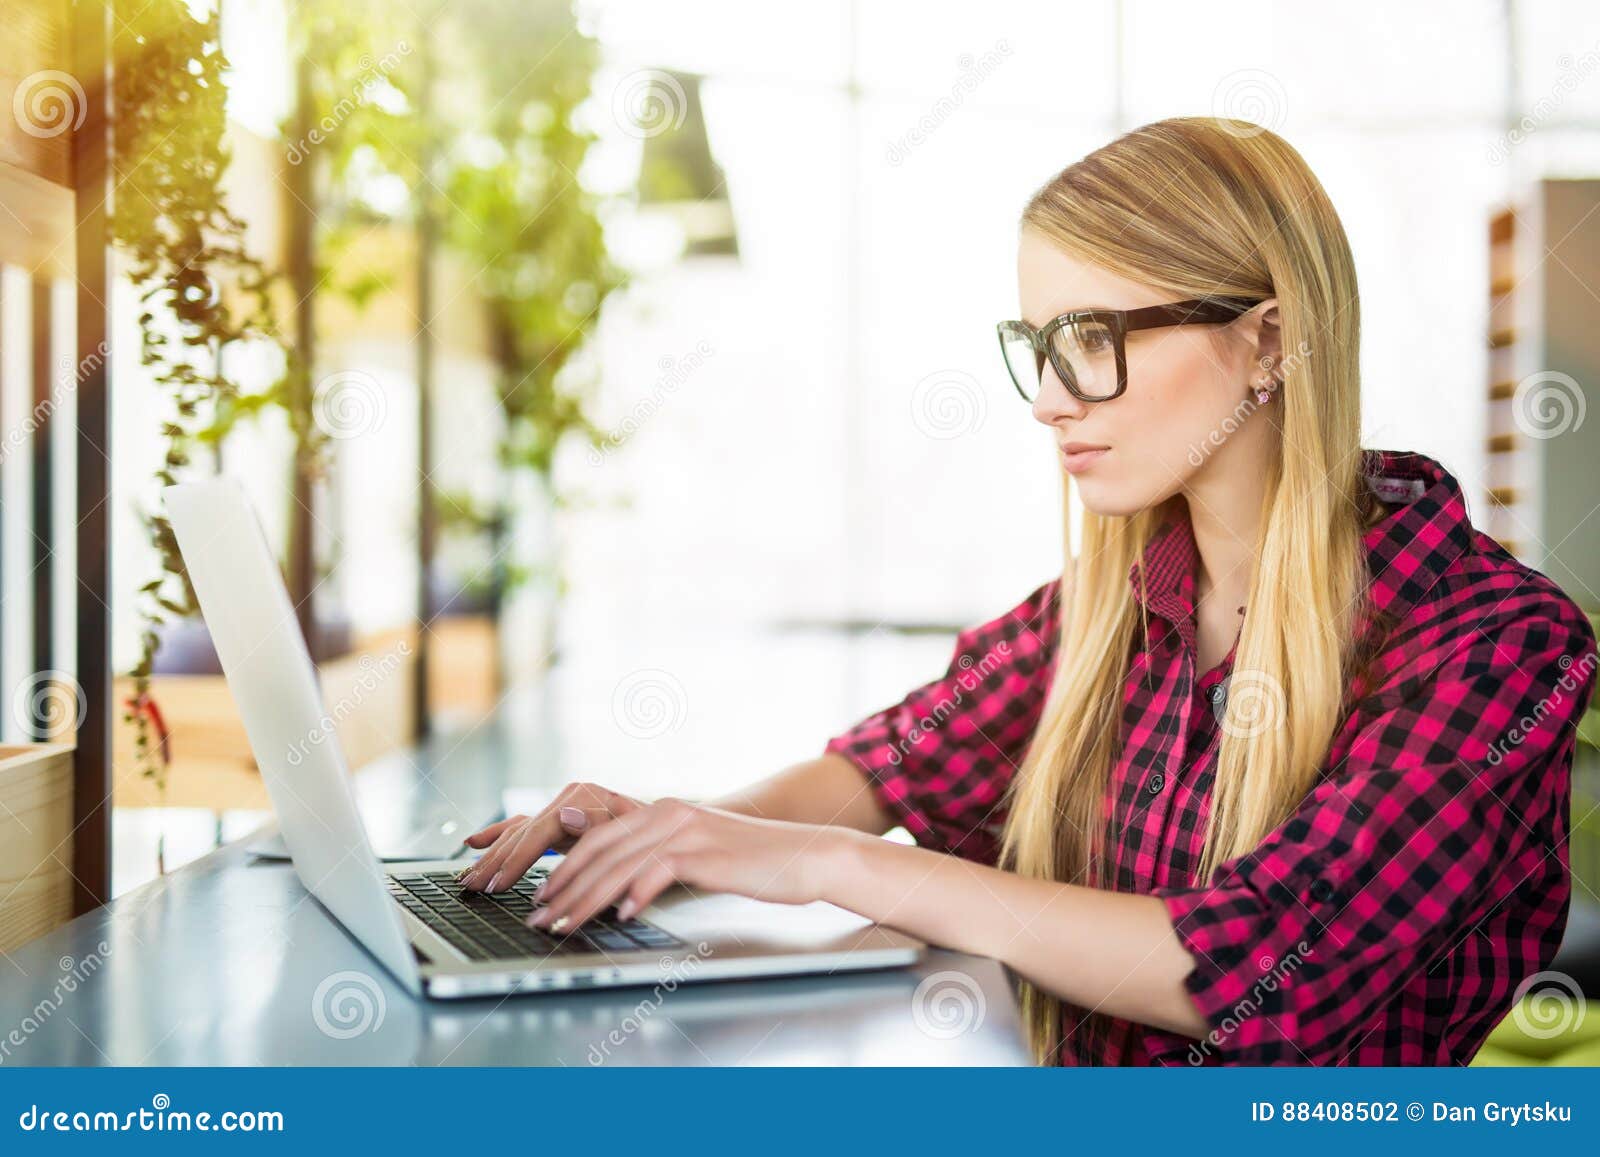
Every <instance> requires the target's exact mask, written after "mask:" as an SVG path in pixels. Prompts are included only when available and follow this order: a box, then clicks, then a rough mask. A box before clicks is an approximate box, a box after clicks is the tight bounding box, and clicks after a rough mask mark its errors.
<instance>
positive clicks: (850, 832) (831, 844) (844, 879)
mask: <svg viewBox="0 0 1600 1157" xmlns="http://www.w3.org/2000/svg"><path fill="white" fill-rule="evenodd" d="M882 842H883V840H882V839H881V838H879V837H878V836H874V835H870V834H868V833H866V832H858V831H856V830H855V829H854V828H842V827H832V826H830V827H825V828H823V829H822V830H821V832H820V833H819V834H818V836H817V847H816V848H815V854H814V855H811V856H809V857H807V858H808V859H809V861H810V863H811V866H812V868H813V870H814V871H815V873H816V874H815V875H814V876H813V878H812V881H811V887H810V891H811V893H812V895H813V896H815V898H816V899H818V900H826V901H827V902H828V903H830V904H838V905H839V906H840V907H849V904H848V900H849V899H850V895H849V890H848V885H849V883H850V882H851V881H858V880H860V878H861V873H862V872H863V871H864V870H866V867H867V861H868V860H869V859H870V858H871V852H872V848H871V845H874V844H881V843H882Z"/></svg>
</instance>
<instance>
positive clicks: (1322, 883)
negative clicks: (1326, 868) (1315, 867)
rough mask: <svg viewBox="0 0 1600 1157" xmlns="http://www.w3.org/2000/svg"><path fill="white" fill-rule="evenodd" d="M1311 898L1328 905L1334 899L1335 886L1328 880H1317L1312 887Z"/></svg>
mask: <svg viewBox="0 0 1600 1157" xmlns="http://www.w3.org/2000/svg"><path fill="white" fill-rule="evenodd" d="M1311 898H1312V899H1313V900H1319V901H1321V902H1323V903H1327V902H1328V901H1329V900H1331V899H1333V885H1332V884H1330V883H1328V881H1326V880H1317V881H1315V882H1314V883H1312V885H1311Z"/></svg>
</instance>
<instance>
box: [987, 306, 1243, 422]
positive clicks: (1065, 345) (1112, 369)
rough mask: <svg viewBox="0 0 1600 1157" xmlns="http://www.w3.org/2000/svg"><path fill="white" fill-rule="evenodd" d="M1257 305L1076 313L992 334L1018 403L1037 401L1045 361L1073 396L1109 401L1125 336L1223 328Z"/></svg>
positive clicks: (1120, 370) (1123, 379) (1122, 378)
mask: <svg viewBox="0 0 1600 1157" xmlns="http://www.w3.org/2000/svg"><path fill="white" fill-rule="evenodd" d="M1263 300H1264V299H1263ZM1257 304H1259V302H1258V301H1253V300H1248V299H1245V298H1240V297H1207V298H1198V299H1196V300H1193V301H1176V302H1173V303H1172V304H1170V305H1147V306H1145V307H1144V308H1143V309H1080V310H1076V311H1074V312H1072V313H1064V314H1062V315H1061V316H1060V317H1058V318H1055V319H1054V320H1052V321H1050V322H1048V323H1046V325H1045V326H1044V328H1043V329H1034V328H1033V326H1031V325H1029V324H1028V323H1027V322H1025V321H1002V322H1001V323H1000V324H999V325H997V326H996V327H995V329H996V331H997V332H998V333H999V335H1000V352H1001V353H1002V354H1004V355H1005V359H1006V369H1007V370H1009V371H1010V372H1011V381H1012V384H1013V385H1015V386H1016V387H1017V393H1019V394H1021V395H1022V400H1023V401H1025V402H1027V403H1029V404H1030V405H1031V404H1032V403H1033V400H1034V399H1035V398H1037V397H1038V396H1039V384H1040V382H1041V381H1042V380H1043V379H1044V362H1045V358H1046V357H1048V358H1049V359H1050V365H1051V368H1053V369H1054V370H1055V371H1056V377H1058V378H1060V379H1061V384H1062V385H1064V386H1066V387H1067V390H1068V392H1070V393H1071V394H1072V396H1073V397H1075V398H1078V399H1079V400H1081V401H1085V402H1109V401H1110V400H1111V399H1112V398H1116V397H1120V396H1121V395H1122V393H1123V391H1125V390H1126V389H1127V388H1128V355H1127V348H1126V346H1127V336H1128V334H1130V333H1133V332H1134V331H1136V330H1141V329H1161V328H1164V327H1166V326H1169V325H1223V324H1226V323H1228V322H1230V321H1232V320H1233V319H1234V318H1236V317H1238V316H1239V315H1240V314H1242V313H1245V312H1246V311H1248V310H1249V309H1250V308H1251V307H1252V306H1255V305H1257Z"/></svg>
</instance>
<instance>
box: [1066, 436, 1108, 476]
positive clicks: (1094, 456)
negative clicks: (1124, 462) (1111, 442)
mask: <svg viewBox="0 0 1600 1157" xmlns="http://www.w3.org/2000/svg"><path fill="white" fill-rule="evenodd" d="M1110 452H1111V447H1110V446H1092V445H1090V444H1088V443H1087V442H1068V443H1067V444H1066V445H1065V446H1063V447H1061V465H1062V466H1063V467H1065V468H1066V471H1067V473H1068V474H1081V473H1082V472H1083V471H1085V470H1087V469H1089V467H1091V466H1093V465H1094V464H1095V463H1096V462H1098V461H1100V459H1101V458H1102V457H1104V456H1105V455H1106V454H1109V453H1110Z"/></svg>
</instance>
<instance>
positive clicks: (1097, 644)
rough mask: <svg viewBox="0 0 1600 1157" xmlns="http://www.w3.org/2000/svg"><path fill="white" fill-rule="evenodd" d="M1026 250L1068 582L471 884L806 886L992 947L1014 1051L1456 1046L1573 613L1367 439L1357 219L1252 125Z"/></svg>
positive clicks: (1493, 977) (1156, 145)
mask: <svg viewBox="0 0 1600 1157" xmlns="http://www.w3.org/2000/svg"><path fill="white" fill-rule="evenodd" d="M1018 284H1019V290H1020V296H1021V308H1022V320H1020V321H1008V322H1003V323H1001V325H1000V327H999V332H1000V344H1001V347H1002V351H1003V353H1004V355H1005V359H1006V363H1007V366H1008V368H1009V371H1010V373H1011V376H1012V380H1013V381H1014V383H1015V384H1016V387H1017V389H1018V390H1019V392H1020V393H1021V394H1022V395H1023V397H1024V398H1025V399H1026V400H1027V401H1028V402H1029V403H1030V404H1031V405H1032V409H1033V416H1034V417H1035V418H1037V419H1038V420H1039V421H1040V422H1041V423H1043V424H1044V425H1045V426H1046V427H1048V428H1049V430H1050V433H1051V436H1052V437H1053V439H1054V440H1055V442H1056V445H1057V447H1058V450H1059V453H1060V455H1061V464H1062V467H1063V472H1064V478H1063V481H1064V484H1065V485H1069V486H1071V485H1075V486H1076V488H1077V492H1078V497H1079V499H1080V500H1081V502H1082V505H1083V507H1084V509H1085V511H1086V514H1085V517H1084V522H1083V533H1082V537H1081V546H1080V548H1079V549H1078V551H1077V553H1076V557H1075V558H1069V559H1068V562H1067V565H1066V566H1065V568H1064V571H1063V574H1062V575H1061V577H1060V578H1059V579H1056V580H1053V581H1051V582H1048V583H1046V584H1045V585H1044V586H1042V587H1040V588H1039V589H1038V590H1036V591H1034V592H1033V593H1032V594H1031V595H1029V596H1028V597H1027V598H1026V599H1025V600H1023V601H1022V602H1021V603H1020V604H1019V605H1018V606H1017V607H1015V608H1014V609H1013V610H1011V611H1009V612H1008V613H1006V614H1004V615H1002V616H1000V617H999V618H997V619H995V620H994V621H993V622H990V623H987V624H985V625H983V626H979V627H976V628H974V629H972V630H969V631H966V632H964V633H963V634H962V635H961V636H960V638H959V640H958V642H957V644H956V649H955V654H954V656H953V658H952V660H951V662H950V665H949V669H948V670H947V671H946V672H945V674H944V675H943V676H942V677H941V678H939V679H936V680H934V681H933V682H931V683H929V684H928V685H927V686H925V687H921V688H918V689H917V690H915V691H912V692H911V693H910V694H909V695H907V696H906V697H905V698H904V700H902V701H901V702H899V703H897V704H895V705H893V706H891V707H888V708H886V709H885V710H883V711H880V712H878V713H877V714H876V715H873V716H872V717H871V718H869V719H867V720H865V721H864V722H862V723H861V724H859V725H858V726H856V727H854V728H852V729H851V730H850V731H848V732H847V733H845V734H843V735H840V736H838V737H837V738H835V739H834V740H832V741H831V742H830V743H829V744H828V745H827V748H826V751H825V754H823V755H822V756H821V757H820V758H818V759H816V760H813V761H810V762H807V763H803V764H801V765H799V766H796V767H793V768H790V769H789V770H787V771H785V772H783V773H781V774H779V775H777V776H776V777H774V778H772V779H770V780H768V781H766V782H765V783H762V784H760V785H759V786H757V787H755V788H753V789H751V790H750V791H748V792H746V793H744V794H741V795H739V796H738V797H736V798H731V799H727V800H724V801H721V802H720V803H718V804H716V805H710V806H707V805H696V804H690V803H686V802H683V801H679V800H664V801H660V802H657V803H652V804H641V803H640V802H638V801H636V800H633V799H629V798H626V797H623V796H620V795H617V794H614V793H611V792H608V791H606V790H605V789H603V788H599V787H595V786H592V785H574V786H572V787H569V788H568V789H566V791H565V792H564V793H563V795H562V797H561V798H560V799H559V800H558V801H557V802H556V804H554V805H553V806H552V807H551V808H550V809H548V810H547V811H545V812H543V813H541V814H539V815H536V816H531V817H530V816H518V817H516V818H514V819H512V820H508V821H506V822H504V823H501V824H496V825H494V826H493V827H490V828H487V829H485V830H484V831H482V832H480V833H478V834H477V835H476V836H474V837H473V838H472V839H471V840H470V841H469V843H470V844H471V845H472V846H473V847H476V848H487V851H486V852H485V854H484V855H483V856H482V858H481V860H480V861H479V863H478V865H477V866H476V867H475V868H474V869H472V870H471V871H470V873H469V874H468V875H467V877H466V884H467V886H468V887H475V888H481V889H485V890H488V891H499V890H502V889H504V888H506V887H509V886H510V884H511V882H512V881H513V880H515V879H516V878H517V877H518V876H520V875H521V874H522V873H523V872H525V871H526V870H527V869H528V867H529V866H530V865H531V864H532V863H533V861H534V860H535V859H536V858H537V857H538V856H539V855H540V854H541V853H542V852H544V850H545V849H546V848H547V847H550V846H555V847H558V848H564V849H567V850H568V855H567V858H566V860H565V862H564V863H563V864H562V865H561V866H560V867H559V868H558V869H557V870H556V871H555V872H554V873H553V874H552V875H551V877H550V879H549V881H548V883H547V884H546V886H545V889H544V900H545V905H544V906H543V907H542V908H540V909H539V910H538V911H537V913H536V915H535V917H534V922H535V923H537V924H538V925H540V926H542V927H545V928H546V929H549V930H553V931H555V932H557V933H564V932H570V931H571V930H572V929H574V928H576V927H578V926H580V925H581V924H582V923H583V922H584V921H585V920H586V919H588V918H589V917H591V916H593V915H594V914H596V913H597V912H599V911H601V910H603V909H605V908H606V907H607V906H609V905H612V904H616V905H618V907H619V909H620V910H621V914H622V915H623V916H628V915H631V914H632V913H633V912H635V911H637V910H639V909H640V908H641V907H643V906H644V905H646V904H648V903H649V902H650V901H651V899H652V898H653V897H655V896H657V895H658V894H660V893H661V891H662V890H663V889H665V888H667V887H668V886H669V885H671V884H673V883H674V882H677V881H681V882H683V883H685V884H688V885H690V886H692V887H694V888H697V889H708V890H726V891H732V892H739V893H744V894H746V895H750V896H756V897H760V898H765V899H770V900H778V901H785V902H790V903H803V902H807V901H812V900H827V901H831V902H832V903H834V904H838V905H840V906H842V907H845V908H848V909H850V910H852V911H855V912H858V913H861V914H862V915H864V916H867V917H870V918H872V919H874V920H878V921H881V922H883V923H885V924H889V925H893V926H895V927H897V928H901V929H904V930H905V931H907V932H910V933H912V934H914V935H917V936H920V937H922V938H924V939H926V940H929V941H931V942H933V943H936V944H941V945H946V946H949V947H951V948H956V949H960V950H963V951H966V952H972V953H979V954H982V955H986V956H991V957H994V958H996V959H998V960H1000V961H1002V962H1004V963H1005V964H1006V965H1008V966H1009V967H1010V968H1011V969H1012V970H1013V971H1014V972H1015V973H1016V974H1017V976H1018V977H1019V978H1020V980H1021V982H1022V990H1023V999H1024V1006H1025V1014H1026V1019H1027V1022H1028V1026H1029V1031H1030V1033H1031V1036H1032V1041H1033V1045H1034V1048H1035V1051H1036V1053H1037V1056H1038V1058H1039V1060H1040V1061H1042V1062H1045V1063H1063V1064H1081V1063H1135V1064H1152V1063H1159V1064H1185V1063H1191V1064H1193V1063H1203V1062H1204V1063H1213V1062H1219V1061H1222V1062H1244V1063H1268V1062H1286V1063H1312V1064H1344V1063H1359V1064H1391V1065H1398V1064H1447V1063H1462V1062H1465V1061H1466V1060H1467V1059H1469V1058H1470V1057H1471V1056H1472V1055H1473V1053H1474V1052H1475V1051H1476V1050H1477V1049H1478V1047H1479V1045H1480V1044H1481V1043H1482V1042H1483V1039H1484V1036H1485V1034H1487V1033H1488V1031H1489V1029H1490V1028H1491V1027H1492V1026H1493V1025H1494V1024H1495V1022H1496V1021H1497V1020H1499V1019H1500V1018H1501V1017H1502V1016H1503V1015H1504V1014H1505V1013H1506V1011H1507V1009H1508V1008H1509V1007H1510V1005H1511V1003H1512V1000H1513V996H1514V993H1515V992H1516V990H1517V987H1518V984H1519V982H1521V981H1522V980H1523V979H1524V978H1525V977H1527V976H1529V975H1530V974H1532V973H1534V972H1536V971H1538V970H1540V969H1542V968H1544V967H1545V966H1547V965H1548V963H1549V961H1550V959H1551V957H1552V955H1553V954H1554V952H1555V950H1556V947H1557V945H1558V943H1559V941H1560V939H1561V935H1562V930H1563V927H1564V925H1565V922H1566V913H1567V903H1568V898H1569V891H1570V882H1569V876H1568V871H1567V861H1566V834H1567V833H1566V823H1567V809H1568V778H1569V769H1570V765H1571V761H1572V755H1573V742H1574V731H1575V726H1576V720H1577V719H1578V717H1579V716H1580V715H1581V713H1582V711H1583V709H1584V706H1585V705H1586V703H1587V701H1588V698H1589V696H1590V694H1591V692H1592V690H1593V684H1594V669H1595V666H1596V656H1595V641H1594V636H1593V634H1592V632H1591V631H1590V628H1589V625H1588V622H1587V620H1586V619H1585V618H1584V616H1583V615H1582V614H1581V613H1580V612H1579V611H1578V609H1577V608H1576V607H1575V606H1574V605H1573V604H1572V602H1571V601H1570V600H1569V599H1567V597H1566V596H1565V595H1563V594H1562V592H1561V591H1560V590H1559V589H1558V588H1557V587H1556V586H1555V585H1554V584H1553V583H1551V582H1550V581H1549V580H1548V579H1546V578H1545V577H1543V576H1542V575H1540V574H1538V573H1537V572H1534V571H1531V570H1529V569H1528V568H1526V567H1524V566H1522V565H1521V564H1519V563H1518V562H1517V561H1516V560H1515V559H1513V558H1512V557H1511V556H1510V555H1509V554H1507V553H1506V552H1505V551H1504V550H1503V549H1502V548H1501V547H1500V546H1499V545H1498V544H1497V543H1495V542H1494V541H1493V540H1492V539H1490V538H1488V537H1487V536H1485V535H1484V534H1482V533H1481V532H1479V531H1477V530H1475V529H1474V528H1473V527H1472V525H1471V524H1470V523H1469V521H1468V518H1467V512H1466V507H1465V504H1464V501H1463V498H1462V492H1461V489H1460V487H1459V486H1458V484H1457V483H1456V481H1455V479H1454V478H1452V477H1451V476H1450V475H1449V474H1448V473H1446V472H1445V470H1444V469H1443V468H1442V467H1440V466H1439V464H1438V463H1436V462H1434V461H1431V460H1430V459H1428V458H1425V457H1422V456H1420V455H1416V454H1406V453H1391V452H1374V451H1365V452H1364V451H1362V450H1361V449H1360V447H1359V445H1358V441H1357V439H1358V431H1359V428H1360V424H1359V401H1360V384H1359V380H1358V375H1357V361H1358V346H1359V336H1360V324H1359V308H1358V303H1357V293H1356V278H1355V268H1354V265H1353V263H1352V260H1351V255H1350V248H1349V245H1348V243H1347V241H1346V239H1345V234H1344V230H1343V228H1342V227H1341V225H1340V223H1339V219H1338V217H1337V215H1336V214H1335V213H1334V210H1333V206H1332V205H1331V204H1330V203H1329V200H1328V197H1327V195H1326V193H1325V192H1324V191H1323V189H1322V186H1321V185H1320V184H1319V183H1318V181H1317V179H1316V178H1315V177H1314V176H1313V175H1312V173H1311V171H1310V170H1309V169H1308V168H1307V167H1306V164H1305V162H1304V161H1303V160H1302V159H1301V157H1300V156H1299V155H1298V154H1297V153H1296V152H1295V151H1294V149H1292V148H1291V147H1290V146H1289V145H1288V144H1286V143H1285V142H1284V141H1283V140H1282V139H1280V138H1279V137H1278V136H1276V135H1274V134H1273V133H1271V132H1266V131H1262V130H1260V129H1258V128H1256V127H1255V126H1251V125H1247V124H1244V123H1242V122H1238V121H1221V120H1213V119H1201V118H1193V119H1189V118H1185V119H1176V120H1168V121H1162V122H1159V123H1157V124H1152V125H1148V126H1146V127H1144V128H1142V129H1139V130H1137V131H1135V132H1132V133H1129V134H1127V135H1125V136H1123V137H1122V138H1120V139H1118V140H1116V141H1113V142H1112V143H1110V144H1108V145H1106V146H1105V147H1103V148H1101V149H1098V150H1096V151H1095V152H1094V153H1092V154H1090V155H1089V156H1087V157H1085V158H1084V159H1082V160H1081V161H1079V162H1077V163H1076V164H1073V165H1071V166H1069V167H1068V168H1067V169H1065V170H1063V171H1062V172H1061V173H1060V174H1059V175H1057V176H1056V177H1055V178H1053V179H1052V180H1051V181H1050V182H1049V183H1048V184H1046V185H1045V186H1044V187H1043V188H1041V189H1040V190H1039V191H1038V193H1037V194H1035V195H1034V197H1033V198H1032V200H1031V201H1030V202H1029V203H1028V205H1027V208H1026V209H1025V211H1024V212H1023V215H1022V224H1021V230H1020V243H1019V255H1018ZM1400 385H1401V383H1394V382H1385V383H1383V386H1384V388H1398V387H1399V386H1400ZM897 824H900V825H904V826H905V827H906V828H907V829H908V830H909V831H910V832H911V834H912V835H913V836H914V837H915V839H916V842H917V844H918V846H917V847H907V846H905V845H903V844H899V843H895V842H891V841H887V840H881V839H876V838H873V837H874V836H876V835H877V834H879V833H882V832H884V831H886V830H887V829H889V828H891V827H893V826H895V825H897Z"/></svg>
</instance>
